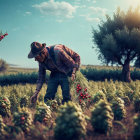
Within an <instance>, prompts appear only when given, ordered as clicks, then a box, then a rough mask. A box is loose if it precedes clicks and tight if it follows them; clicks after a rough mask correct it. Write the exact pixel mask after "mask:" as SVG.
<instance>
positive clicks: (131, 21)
mask: <svg viewBox="0 0 140 140" xmlns="http://www.w3.org/2000/svg"><path fill="white" fill-rule="evenodd" d="M139 17H140V8H139V7H138V8H136V9H134V10H132V8H129V9H128V11H127V12H126V13H125V12H123V11H121V10H120V8H118V9H117V11H116V13H114V14H113V17H112V18H111V17H109V16H108V15H106V21H102V22H101V23H100V24H99V25H98V27H99V30H95V29H93V32H92V33H93V42H94V43H95V44H96V51H97V53H98V59H99V60H101V61H102V62H103V63H106V64H118V65H121V66H122V80H123V81H126V82H130V81H131V77H130V62H132V61H134V60H135V59H136V58H138V57H139V56H140V18H139Z"/></svg>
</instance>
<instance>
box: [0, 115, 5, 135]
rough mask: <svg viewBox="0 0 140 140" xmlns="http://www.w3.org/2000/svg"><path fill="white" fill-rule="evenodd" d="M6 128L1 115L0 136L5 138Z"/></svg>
mask: <svg viewBox="0 0 140 140" xmlns="http://www.w3.org/2000/svg"><path fill="white" fill-rule="evenodd" d="M5 127H6V125H5V124H4V123H3V118H2V116H1V115H0V136H1V137H3V136H4V135H5V134H6V131H5Z"/></svg>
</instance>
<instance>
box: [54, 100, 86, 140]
mask: <svg viewBox="0 0 140 140" xmlns="http://www.w3.org/2000/svg"><path fill="white" fill-rule="evenodd" d="M85 134H86V121H85V116H84V115H83V112H82V110H81V108H80V106H79V105H76V104H75V103H73V102H70V101H69V102H68V103H65V104H64V105H61V106H60V108H59V110H58V115H57V117H56V126H55V128H54V136H55V138H56V139H57V140H62V139H66V140H78V139H80V138H81V137H84V136H85Z"/></svg>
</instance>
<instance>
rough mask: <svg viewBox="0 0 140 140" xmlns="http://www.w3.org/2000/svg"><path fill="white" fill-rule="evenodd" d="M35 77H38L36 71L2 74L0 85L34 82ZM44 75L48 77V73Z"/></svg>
mask: <svg viewBox="0 0 140 140" xmlns="http://www.w3.org/2000/svg"><path fill="white" fill-rule="evenodd" d="M37 77H38V74H37V72H33V73H18V74H10V75H2V76H0V85H1V86H4V85H12V84H19V83H23V84H26V83H30V84H35V83H36V81H37ZM46 77H48V74H46ZM45 82H46V81H45Z"/></svg>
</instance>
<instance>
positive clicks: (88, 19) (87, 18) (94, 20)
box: [80, 14, 100, 22]
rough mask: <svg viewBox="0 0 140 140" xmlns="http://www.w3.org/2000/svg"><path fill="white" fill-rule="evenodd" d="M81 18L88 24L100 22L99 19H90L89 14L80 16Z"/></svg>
mask: <svg viewBox="0 0 140 140" xmlns="http://www.w3.org/2000/svg"><path fill="white" fill-rule="evenodd" d="M80 16H81V17H84V18H85V19H86V20H87V21H89V22H100V19H99V18H96V17H92V16H91V15H90V14H87V15H80Z"/></svg>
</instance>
